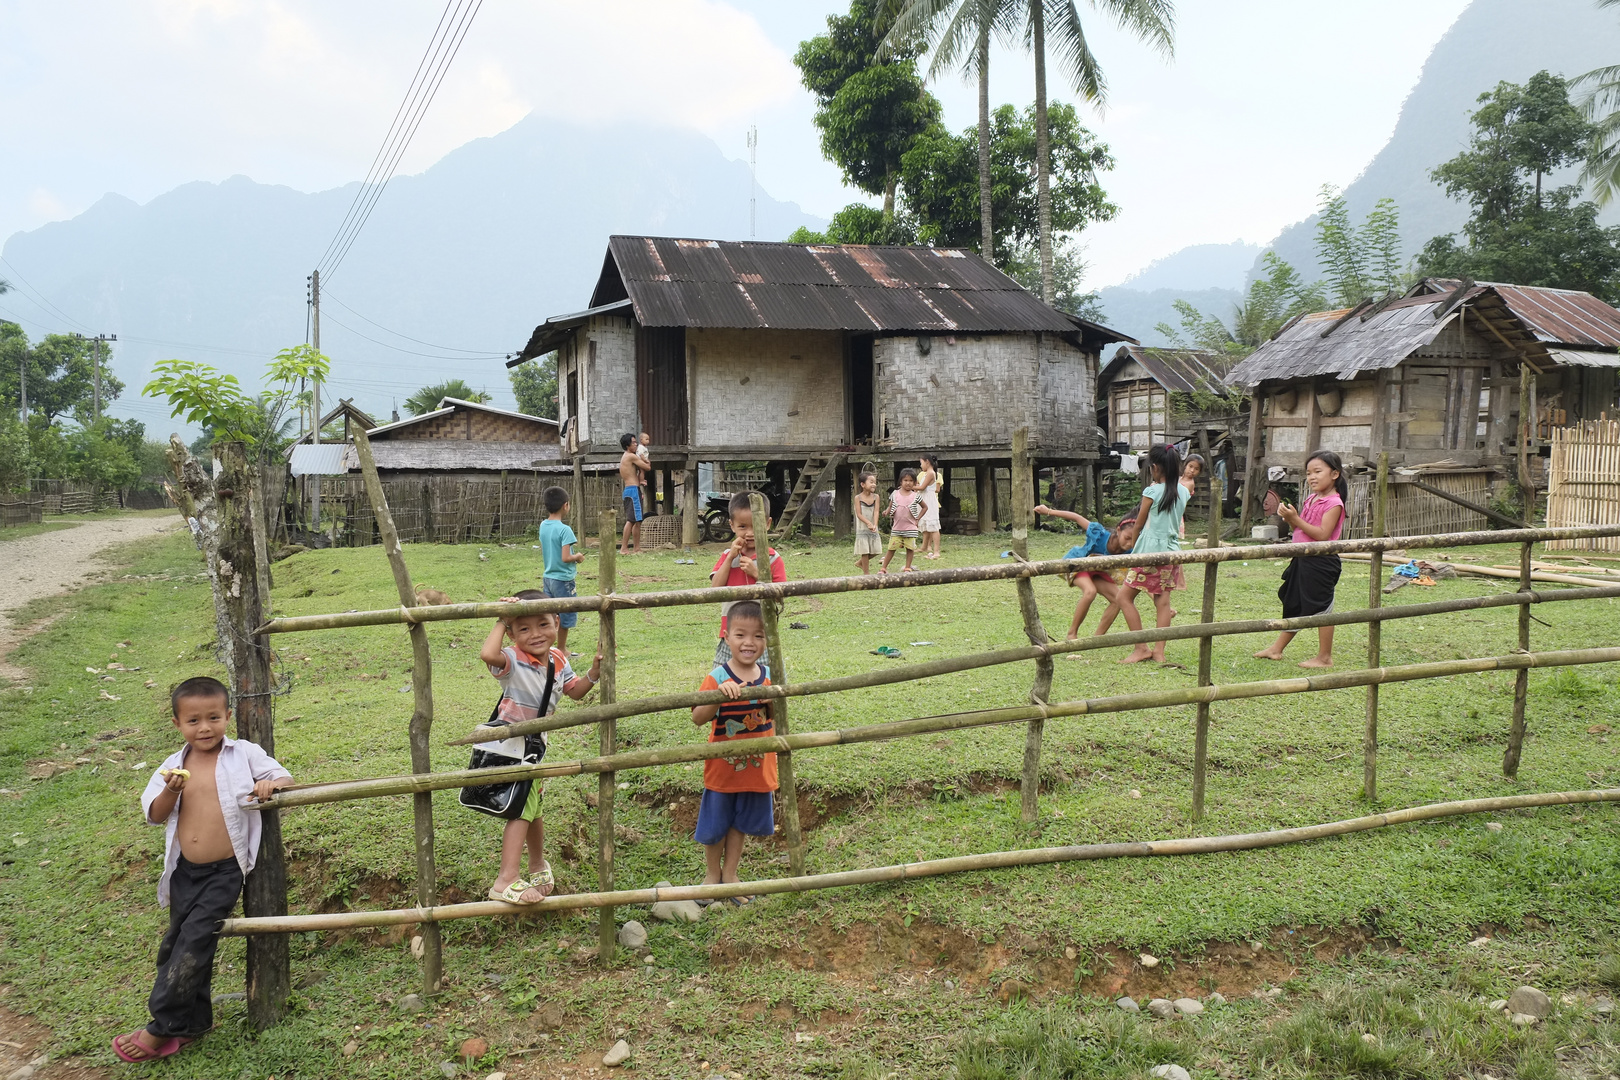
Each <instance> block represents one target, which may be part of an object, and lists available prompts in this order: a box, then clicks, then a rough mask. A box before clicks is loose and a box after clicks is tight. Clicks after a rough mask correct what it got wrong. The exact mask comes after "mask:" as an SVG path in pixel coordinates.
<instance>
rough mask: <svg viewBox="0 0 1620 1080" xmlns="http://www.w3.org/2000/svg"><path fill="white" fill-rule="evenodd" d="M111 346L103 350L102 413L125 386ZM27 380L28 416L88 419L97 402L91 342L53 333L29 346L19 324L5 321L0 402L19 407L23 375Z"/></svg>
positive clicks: (0, 336)
mask: <svg viewBox="0 0 1620 1080" xmlns="http://www.w3.org/2000/svg"><path fill="white" fill-rule="evenodd" d="M111 364H112V345H111V344H110V343H108V342H103V343H102V346H101V404H102V407H103V408H106V405H107V403H108V402H109V401H114V400H116V399H117V398H118V395H119V394H121V393H123V390H124V384H123V383H122V382H121V381H119V380H118V379H117V378H116V377H114V375H113V373H112V368H111ZM25 371H26V377H27V380H28V411H29V412H31V413H32V412H38V413H41V414H43V415H44V416H45V418H46V419H47V420H55V419H56V418H57V417H58V416H81V417H85V418H88V417H89V416H90V413H91V409H92V405H93V402H94V398H95V352H94V344H93V343H92V342H91V341H90V339H88V338H83V337H79V336H78V335H75V334H48V335H46V336H45V337H44V338H43V339H41V340H40V341H39V342H38V343H37V344H33V345H30V344H29V341H28V336H27V335H26V334H24V333H23V331H22V328H21V327H20V326H18V325H17V324H16V323H9V322H0V401H3V402H5V404H6V406H7V407H8V408H12V409H16V408H18V407H20V405H21V400H22V379H23V377H24V372H25Z"/></svg>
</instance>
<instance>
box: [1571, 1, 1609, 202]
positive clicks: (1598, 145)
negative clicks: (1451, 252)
mask: <svg viewBox="0 0 1620 1080" xmlns="http://www.w3.org/2000/svg"><path fill="white" fill-rule="evenodd" d="M1597 5H1598V7H1604V8H1607V7H1620V0H1597ZM1570 86H1571V88H1574V87H1581V88H1583V89H1585V91H1586V96H1585V97H1583V98H1582V99H1581V112H1582V113H1583V114H1584V115H1585V117H1586V119H1587V120H1588V121H1590V122H1591V124H1592V133H1591V136H1590V138H1589V139H1588V142H1587V147H1586V165H1585V166H1584V167H1583V168H1582V169H1581V182H1582V183H1585V184H1588V185H1590V187H1591V191H1592V198H1593V199H1594V200H1595V201H1596V202H1597V204H1598V205H1599V206H1607V205H1609V202H1610V201H1611V200H1612V199H1613V198H1614V197H1615V195H1616V193H1620V64H1610V65H1608V66H1606V67H1600V68H1594V69H1593V70H1591V71H1588V72H1587V73H1586V74H1584V75H1582V76H1580V77H1579V78H1577V79H1575V80H1574V81H1573V82H1572V83H1570Z"/></svg>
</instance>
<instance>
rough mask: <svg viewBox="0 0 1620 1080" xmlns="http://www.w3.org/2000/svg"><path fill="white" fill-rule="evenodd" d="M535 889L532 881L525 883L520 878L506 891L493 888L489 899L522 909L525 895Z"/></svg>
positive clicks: (505, 889)
mask: <svg viewBox="0 0 1620 1080" xmlns="http://www.w3.org/2000/svg"><path fill="white" fill-rule="evenodd" d="M534 887H535V886H534V883H533V882H532V881H525V880H524V879H523V878H518V879H517V880H516V881H514V882H512V884H510V885H508V886H507V887H506V888H504V889H495V888H491V889H490V890H489V898H490V899H491V900H500V901H502V902H503V903H507V904H517V905H519V906H520V907H521V906H524V900H523V894H524V893H526V892H528V891H529V890H530V889H532V888H534Z"/></svg>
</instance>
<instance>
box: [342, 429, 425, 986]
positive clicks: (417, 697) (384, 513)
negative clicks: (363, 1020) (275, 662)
mask: <svg viewBox="0 0 1620 1080" xmlns="http://www.w3.org/2000/svg"><path fill="white" fill-rule="evenodd" d="M354 449H355V453H356V455H357V456H358V457H359V458H360V473H361V475H362V476H363V477H364V478H365V485H366V495H367V497H368V498H369V499H370V501H371V513H372V516H373V517H374V518H375V519H376V521H377V530H378V532H379V533H380V535H381V536H382V545H383V552H384V553H385V554H386V555H387V556H388V566H389V569H391V570H392V571H393V572H394V587H395V589H396V591H397V592H398V593H399V602H400V604H401V605H403V606H405V607H411V606H413V605H415V603H416V586H415V585H413V584H412V583H411V574H410V571H409V570H408V569H406V567H405V555H404V553H403V552H402V551H401V550H400V546H399V530H398V529H396V528H395V527H394V515H393V514H392V513H390V512H389V510H388V499H387V497H386V496H385V495H384V494H383V486H382V480H381V479H380V478H379V477H378V475H377V461H376V459H375V458H374V457H373V456H372V453H371V440H370V439H369V438H367V437H366V433H365V432H364V431H361V430H360V429H359V428H358V427H357V428H355V431H354ZM410 638H411V695H412V708H411V729H410V738H411V772H413V773H417V774H425V773H430V772H432V771H433V757H432V755H431V754H430V753H429V751H428V737H429V736H430V735H431V734H432V731H433V656H432V654H431V653H430V652H429V651H428V640H427V627H425V626H423V625H422V624H421V623H415V622H413V623H411V629H410ZM411 809H412V823H413V826H414V831H415V840H416V902H417V904H418V905H420V906H422V907H428V906H430V905H433V904H436V903H438V902H439V871H438V866H437V864H436V863H435V862H434V858H433V793H432V792H428V791H423V792H418V793H417V794H416V795H413V796H412V797H411ZM422 950H423V952H422V989H423V992H424V993H428V994H437V993H438V992H439V991H440V990H442V989H443V988H444V986H443V984H444V946H443V942H442V941H441V939H440V937H439V927H438V925H437V924H436V923H423V924H422Z"/></svg>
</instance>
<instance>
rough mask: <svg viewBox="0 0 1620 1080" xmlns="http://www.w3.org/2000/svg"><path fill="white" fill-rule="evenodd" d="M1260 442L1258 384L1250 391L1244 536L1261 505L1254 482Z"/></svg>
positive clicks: (1241, 527) (1240, 514)
mask: <svg viewBox="0 0 1620 1080" xmlns="http://www.w3.org/2000/svg"><path fill="white" fill-rule="evenodd" d="M1260 442H1261V439H1260V387H1259V385H1258V384H1256V385H1255V386H1253V387H1251V388H1250V389H1249V446H1248V451H1247V453H1245V454H1244V457H1243V502H1242V503H1241V507H1242V508H1241V509H1240V510H1239V511H1238V532H1239V533H1240V534H1242V535H1243V536H1248V535H1249V526H1250V525H1251V524H1253V520H1254V519H1253V518H1252V517H1251V516H1250V515H1251V514H1252V513H1253V512H1254V508H1255V506H1257V505H1259V500H1257V499H1255V498H1254V481H1255V476H1256V473H1257V472H1258V471H1259V468H1260V453H1261V447H1260Z"/></svg>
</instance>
